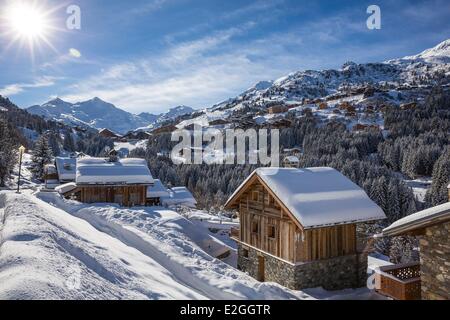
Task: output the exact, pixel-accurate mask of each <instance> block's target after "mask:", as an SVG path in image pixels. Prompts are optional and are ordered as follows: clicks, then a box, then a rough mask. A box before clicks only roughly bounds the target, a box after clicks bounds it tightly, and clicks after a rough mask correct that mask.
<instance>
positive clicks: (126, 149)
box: [114, 140, 148, 155]
mask: <svg viewBox="0 0 450 320" xmlns="http://www.w3.org/2000/svg"><path fill="white" fill-rule="evenodd" d="M147 143H148V140H136V141H129V142H114V149H115V150H117V151H119V152H121V153H124V154H125V155H128V154H129V153H130V152H131V151H133V150H135V149H137V148H142V149H146V148H147Z"/></svg>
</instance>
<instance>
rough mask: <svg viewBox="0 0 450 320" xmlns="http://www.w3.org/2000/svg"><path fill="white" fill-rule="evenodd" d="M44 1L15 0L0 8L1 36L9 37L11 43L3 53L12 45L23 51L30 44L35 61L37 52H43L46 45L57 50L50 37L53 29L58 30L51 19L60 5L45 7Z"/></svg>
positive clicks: (32, 57)
mask: <svg viewBox="0 0 450 320" xmlns="http://www.w3.org/2000/svg"><path fill="white" fill-rule="evenodd" d="M43 3H44V2H43V1H36V0H14V1H9V3H8V4H5V5H4V6H3V7H2V8H0V37H2V38H5V39H9V40H6V41H9V43H7V44H6V46H3V48H2V49H3V50H2V51H3V52H2V53H1V54H2V55H5V54H6V51H8V50H9V49H10V48H12V47H16V48H17V49H18V50H19V51H22V50H23V49H24V47H25V46H28V49H29V52H30V56H31V59H32V60H33V61H34V59H35V56H36V53H37V52H40V53H43V52H44V48H45V47H50V48H51V49H52V50H53V51H55V52H56V49H55V48H54V46H53V45H52V44H51V42H50V37H51V36H52V34H53V33H54V32H53V31H55V30H58V29H57V28H55V27H54V24H55V23H54V21H53V20H51V15H52V14H53V13H54V12H55V11H56V10H57V9H58V7H55V8H51V9H49V8H45V7H44V6H43ZM17 45H18V46H17Z"/></svg>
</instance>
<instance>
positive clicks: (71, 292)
mask: <svg viewBox="0 0 450 320" xmlns="http://www.w3.org/2000/svg"><path fill="white" fill-rule="evenodd" d="M187 216H188V218H186V217H185V216H183V215H180V214H178V213H176V212H174V211H171V210H167V209H165V208H158V207H154V208H120V207H117V206H114V205H109V204H97V205H86V204H80V203H78V202H74V201H69V200H65V199H62V198H61V197H59V196H58V195H57V194H56V193H48V192H41V193H36V194H35V195H34V194H32V191H31V190H25V191H24V194H22V195H19V194H15V193H13V192H12V191H1V192H0V284H1V285H0V299H378V298H380V296H378V295H377V294H375V293H373V292H371V291H369V290H368V289H364V288H362V289H358V290H344V291H337V292H327V291H325V290H322V289H320V288H319V289H311V290H305V291H304V292H302V291H292V290H289V289H286V288H284V287H282V286H280V285H278V284H274V283H260V282H257V281H256V280H254V279H253V278H251V277H249V276H248V275H246V274H244V273H242V272H240V271H238V270H236V269H235V268H233V267H232V266H230V265H229V264H227V263H225V262H224V261H221V260H219V259H216V258H214V256H217V255H220V254H222V253H223V252H225V251H227V250H230V252H231V255H230V256H232V254H233V250H234V248H233V244H232V243H231V242H229V239H228V238H227V237H226V231H227V229H228V228H230V227H231V226H232V225H234V224H235V223H236V222H235V221H232V220H231V219H228V218H219V217H212V216H210V215H208V214H206V213H204V212H202V211H192V213H191V214H188V215H187ZM234 254H235V253H234ZM228 259H229V257H228Z"/></svg>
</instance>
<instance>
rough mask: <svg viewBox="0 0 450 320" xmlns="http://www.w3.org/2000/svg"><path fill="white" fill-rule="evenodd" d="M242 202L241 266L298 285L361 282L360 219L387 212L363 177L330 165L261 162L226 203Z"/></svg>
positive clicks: (237, 233) (235, 234) (237, 232)
mask: <svg viewBox="0 0 450 320" xmlns="http://www.w3.org/2000/svg"><path fill="white" fill-rule="evenodd" d="M226 208H227V209H229V210H237V211H238V215H239V223H240V228H239V229H234V230H232V232H231V235H232V238H233V239H234V240H236V241H237V243H238V268H239V269H240V270H243V271H245V272H248V273H249V274H250V275H251V276H253V277H255V278H256V279H258V280H260V281H273V282H278V283H280V284H282V285H284V286H286V287H289V288H292V289H296V290H298V289H303V288H312V287H319V286H322V287H324V288H325V289H341V288H346V287H360V286H364V285H365V283H366V278H367V276H366V272H367V255H366V254H364V253H361V252H360V251H359V250H358V249H359V248H358V246H357V240H358V239H357V232H356V226H357V224H358V223H363V222H370V221H376V220H380V219H384V218H385V214H384V213H383V211H382V210H381V209H380V208H379V207H378V206H377V205H376V204H375V203H373V202H372V201H371V200H370V199H369V197H368V196H367V195H366V193H365V192H364V191H363V190H362V189H360V188H359V187H358V186H357V185H355V184H354V183H353V182H351V181H350V180H349V179H347V178H346V177H344V176H343V175H342V174H341V173H339V172H338V171H336V170H334V169H332V168H309V169H295V168H260V169H258V170H256V171H255V172H253V173H252V174H251V175H250V177H249V178H248V179H247V180H246V181H244V183H243V184H242V185H241V186H240V187H239V188H238V189H237V190H236V192H235V193H234V194H233V195H232V196H231V198H230V199H229V200H228V202H227V203H226Z"/></svg>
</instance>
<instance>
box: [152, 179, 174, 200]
mask: <svg viewBox="0 0 450 320" xmlns="http://www.w3.org/2000/svg"><path fill="white" fill-rule="evenodd" d="M162 197H169V191H167V188H166V187H165V186H164V185H163V184H162V182H161V180H159V179H155V184H154V185H152V186H149V187H147V198H162Z"/></svg>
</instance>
